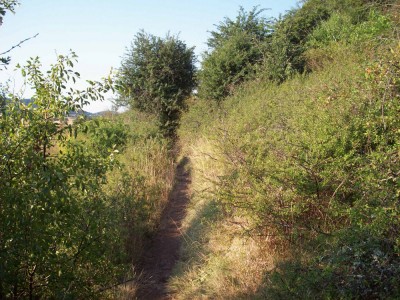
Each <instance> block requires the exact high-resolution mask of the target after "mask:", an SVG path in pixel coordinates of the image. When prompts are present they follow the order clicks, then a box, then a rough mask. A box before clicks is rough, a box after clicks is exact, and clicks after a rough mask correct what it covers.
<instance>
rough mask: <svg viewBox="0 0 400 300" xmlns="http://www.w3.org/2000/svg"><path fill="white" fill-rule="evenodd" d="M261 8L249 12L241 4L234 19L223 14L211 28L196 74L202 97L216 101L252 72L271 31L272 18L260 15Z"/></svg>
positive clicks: (226, 94) (229, 92) (261, 56)
mask: <svg viewBox="0 0 400 300" xmlns="http://www.w3.org/2000/svg"><path fill="white" fill-rule="evenodd" d="M263 12H264V9H259V8H258V7H254V8H253V9H252V10H251V11H249V12H246V11H245V10H244V9H243V8H242V7H241V8H240V10H239V13H238V16H237V17H236V19H235V20H231V19H229V18H225V20H224V21H223V22H221V23H220V24H218V25H217V26H216V27H217V29H216V30H215V31H211V37H210V38H209V39H208V42H207V45H208V46H209V51H208V52H206V53H204V55H203V63H202V70H201V72H200V74H199V81H200V85H199V93H200V95H201V96H202V97H204V98H209V99H215V100H217V101H219V100H221V99H222V98H224V97H226V96H228V95H229V94H231V93H232V92H233V90H234V88H235V86H237V85H238V84H240V83H241V82H243V81H244V80H245V79H246V78H249V77H250V76H251V74H253V73H254V71H255V68H254V67H255V65H256V64H257V63H258V62H260V61H261V60H262V58H263V48H264V46H263V44H264V42H265V41H266V40H267V39H268V38H269V37H270V35H271V32H272V31H271V30H272V20H271V19H268V18H265V17H263V16H262V15H261V14H262V13H263Z"/></svg>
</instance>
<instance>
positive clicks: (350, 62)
mask: <svg viewBox="0 0 400 300" xmlns="http://www.w3.org/2000/svg"><path fill="white" fill-rule="evenodd" d="M368 4H369V3H368ZM371 7H372V8H373V9H368V10H367V13H366V11H365V10H364V9H362V10H360V13H361V12H362V15H361V16H360V18H359V19H358V20H357V22H355V21H354V20H353V18H355V16H356V13H355V12H356V11H357V10H356V9H354V7H353V8H352V9H354V10H352V11H351V12H349V10H344V9H343V11H340V10H339V9H338V10H337V11H336V12H335V13H333V14H332V15H331V14H330V13H329V15H328V16H327V19H326V20H325V21H320V22H319V23H318V24H319V25H318V24H317V25H316V26H315V27H314V26H312V27H310V29H312V30H311V31H310V33H309V34H307V35H305V36H304V40H302V46H303V47H304V48H302V52H303V53H302V59H303V60H304V62H303V63H304V64H305V65H306V64H307V65H312V66H314V67H313V69H312V70H313V71H315V72H314V73H313V74H308V75H303V76H300V75H297V76H294V77H293V78H292V79H290V80H287V81H286V82H283V83H282V84H280V85H274V84H272V83H271V82H270V81H269V80H257V81H255V82H249V83H247V84H245V85H243V87H242V88H241V89H238V90H237V91H236V92H235V94H234V95H233V96H231V97H228V98H227V99H226V101H225V102H224V103H223V104H222V106H221V110H220V111H219V112H218V113H214V121H213V122H210V121H209V117H208V118H207V121H206V122H207V124H210V125H208V126H205V124H203V122H201V120H202V118H204V117H203V116H202V114H201V113H200V112H199V109H200V108H201V106H202V105H204V104H203V103H202V102H199V103H197V104H195V106H194V107H192V109H191V110H190V111H189V115H187V116H185V118H184V120H190V122H188V124H190V125H185V126H184V127H183V128H182V129H181V132H183V134H184V136H185V138H186V139H188V140H189V141H191V143H194V145H197V144H198V143H199V141H204V140H206V141H207V142H208V144H212V145H213V147H212V150H208V152H206V153H204V154H203V156H204V160H205V159H206V157H209V159H211V160H213V161H215V166H216V167H217V166H218V168H219V169H218V170H217V171H214V170H213V172H217V173H218V174H219V175H218V178H214V177H213V178H212V180H213V181H212V183H213V185H214V186H215V191H213V193H212V196H211V197H213V199H217V201H218V203H220V205H221V208H222V210H223V211H224V212H225V215H226V216H233V217H232V218H235V221H236V222H238V221H237V220H240V221H239V222H241V223H240V224H241V226H243V228H244V229H245V232H246V233H247V234H250V235H251V236H252V237H257V236H262V237H263V238H264V239H266V240H268V243H269V244H270V245H273V247H274V248H275V249H279V250H280V251H283V252H284V255H282V256H281V255H280V254H276V255H275V258H276V262H277V264H276V268H275V269H273V270H272V271H268V272H266V274H265V280H266V281H265V287H266V288H265V289H264V291H259V294H262V295H263V296H264V297H267V298H272V299H276V298H280V299H298V298H301V299H303V298H312V297H316V298H327V299H331V298H332V299H336V298H346V299H347V298H356V299H358V298H360V299H361V298H371V299H375V298H393V299H397V298H398V297H399V289H398V286H397V284H396V283H397V282H398V281H399V280H400V277H399V276H400V272H399V262H400V261H399V259H398V257H399V238H398V236H399V230H400V226H399V225H400V223H399V218H398V216H399V204H398V197H399V174H400V173H399V171H400V170H399V165H400V164H399V153H398V149H399V143H400V135H399V130H398V129H399V128H400V123H399V118H398V117H396V116H397V115H398V111H399V107H400V98H399V94H400V93H399V92H400V85H399V81H398V78H399V75H400V48H399V45H398V41H396V40H395V39H393V36H391V34H393V32H395V31H394V30H393V26H394V25H393V23H392V22H391V21H390V16H387V15H383V14H382V13H381V12H380V11H379V10H376V7H373V6H371ZM371 7H370V8H371ZM328 8H329V6H328ZM355 19H357V18H355ZM343 23H346V24H349V26H350V24H352V25H351V26H350V28H351V29H352V30H351V31H349V32H347V29H346V28H342V30H340V29H339V28H340V26H341V24H343ZM336 37H337V41H336V40H335V38H336ZM313 43H314V44H313ZM360 45H362V47H360ZM197 123H198V124H199V125H198V127H197V128H199V129H200V131H198V130H196V129H195V128H194V127H192V125H191V124H193V125H194V124H197ZM198 132H200V134H201V137H200V138H199V137H197V136H196V139H195V140H193V139H192V140H190V138H188V137H187V136H189V137H190V135H196V134H198ZM195 147H196V146H192V148H194V149H195ZM208 147H209V148H210V146H208ZM221 166H223V167H221ZM204 172H205V173H206V174H201V175H202V176H203V177H204V178H208V177H207V176H209V174H211V173H212V172H211V171H204ZM221 173H222V174H221ZM197 176H199V175H197ZM283 249H286V251H284V250H283ZM224 251H225V250H224ZM226 252H228V250H226ZM209 255H210V256H211V257H213V255H215V256H217V255H219V254H217V253H213V254H209ZM200 275H201V274H200ZM200 275H199V276H200ZM191 276H193V275H191Z"/></svg>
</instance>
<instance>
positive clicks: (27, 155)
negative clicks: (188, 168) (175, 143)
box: [0, 54, 173, 299]
mask: <svg viewBox="0 0 400 300" xmlns="http://www.w3.org/2000/svg"><path fill="white" fill-rule="evenodd" d="M74 60H75V55H74V54H72V55H71V56H70V57H69V56H59V58H58V62H57V63H56V64H55V65H53V66H52V67H51V70H50V71H49V72H48V73H42V71H41V70H40V69H39V66H40V62H39V61H38V60H37V59H35V60H32V61H29V62H28V64H27V66H26V67H23V68H21V71H22V74H23V75H24V76H26V78H27V81H28V83H30V84H31V86H32V87H33V89H34V92H35V95H34V96H33V97H32V101H31V102H30V103H29V104H27V105H26V104H24V102H22V101H20V99H18V98H16V97H15V96H14V95H8V97H7V100H6V102H5V106H4V107H3V108H2V111H1V119H0V122H1V123H0V129H1V132H2V134H1V143H0V152H1V153H2V156H1V160H0V178H1V180H0V182H1V183H0V199H1V203H0V220H1V221H0V222H1V226H0V228H1V231H0V262H1V263H0V296H1V297H2V298H15V299H19V298H38V297H41V298H65V297H67V298H76V297H84V298H93V297H100V296H102V297H105V295H106V294H107V293H108V290H109V289H110V288H112V287H114V285H115V284H117V283H119V282H121V281H122V278H124V277H125V278H126V280H127V279H132V278H134V277H133V276H134V274H133V273H132V272H131V274H130V275H129V273H128V271H129V269H130V268H131V266H132V263H136V262H137V260H138V258H139V257H140V255H141V252H142V251H143V247H144V242H145V239H146V236H148V235H149V234H151V233H152V232H153V231H154V228H155V227H156V225H157V221H158V219H157V216H158V215H159V214H160V212H161V210H162V208H163V203H164V202H165V200H166V197H167V194H168V191H169V189H170V187H171V185H172V173H173V171H172V170H173V160H172V157H171V155H170V154H169V152H170V151H169V148H168V146H167V142H166V141H164V139H163V138H162V137H161V136H160V134H157V132H158V130H157V127H156V125H155V123H156V122H155V121H154V120H153V119H147V121H146V117H145V116H143V117H140V115H137V116H134V115H133V114H132V113H126V115H124V116H115V117H114V119H113V120H112V121H111V120H109V119H98V118H97V119H93V120H90V121H85V120H84V119H82V120H78V121H76V122H75V124H74V125H67V124H66V122H65V121H64V119H65V116H66V115H68V114H69V113H70V112H79V111H80V110H81V109H82V107H83V106H84V105H85V104H86V103H87V101H88V100H89V99H90V100H98V99H101V98H102V97H103V96H102V94H103V93H104V91H106V90H108V89H110V88H111V87H112V86H111V85H110V84H111V82H108V81H107V82H105V83H104V84H101V83H96V82H90V86H89V87H88V88H87V89H86V90H85V91H77V90H73V89H72V90H69V89H68V90H66V86H67V85H68V84H69V83H70V82H75V81H76V79H77V78H78V77H79V74H78V73H76V72H74V71H73V70H72V67H73V63H74ZM45 74H46V75H45ZM81 118H82V116H81ZM130 118H141V120H140V121H141V122H140V124H141V125H140V127H139V126H138V124H139V123H138V121H135V122H136V123H133V121H132V120H131V119H130ZM57 120H58V121H57ZM146 124H148V125H146ZM152 124H154V125H152ZM145 126H147V128H151V127H153V128H154V129H152V131H150V130H149V131H148V132H145V133H141V132H140V131H139V130H138V127H139V128H143V130H146V131H147V128H146V127H145ZM155 168H161V169H162V170H163V172H159V171H158V170H157V171H156V170H155Z"/></svg>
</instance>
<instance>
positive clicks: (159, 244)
mask: <svg viewBox="0 0 400 300" xmlns="http://www.w3.org/2000/svg"><path fill="white" fill-rule="evenodd" d="M189 163H190V160H189V158H188V157H184V158H182V160H181V161H180V162H179V164H178V166H177V167H176V172H175V184H174V186H173V188H172V191H171V193H170V195H169V199H168V204H167V206H166V207H165V209H164V211H163V213H162V215H161V221H160V226H159V230H158V232H157V234H156V236H155V237H154V239H153V240H152V243H151V246H150V248H149V249H148V250H147V251H146V253H145V254H144V257H143V259H142V262H141V264H140V268H139V269H140V270H141V272H142V276H141V280H140V285H139V289H138V292H137V299H151V300H158V299H171V296H170V295H169V294H168V291H167V288H166V287H167V282H168V279H169V278H170V276H171V273H172V269H173V268H174V266H175V264H176V261H177V260H178V258H179V249H180V245H181V241H182V232H181V226H182V221H183V219H184V218H185V216H186V206H187V204H188V202H189V186H190V183H191V177H190V171H189V168H188V164H189Z"/></svg>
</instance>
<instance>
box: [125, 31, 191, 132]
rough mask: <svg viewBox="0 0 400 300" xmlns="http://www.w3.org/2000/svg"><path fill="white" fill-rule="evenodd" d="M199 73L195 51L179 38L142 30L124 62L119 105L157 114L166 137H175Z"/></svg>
mask: <svg viewBox="0 0 400 300" xmlns="http://www.w3.org/2000/svg"><path fill="white" fill-rule="evenodd" d="M195 70H196V68H195V55H194V48H188V47H187V46H186V44H185V43H183V42H182V41H180V40H179V39H178V38H177V37H176V36H171V35H167V36H166V37H165V38H164V39H162V38H159V37H156V36H154V35H151V34H147V33H145V32H144V31H140V32H139V33H138V34H136V36H135V39H134V41H133V42H132V45H131V47H130V49H128V51H127V53H126V54H125V57H124V58H123V60H122V64H121V69H120V76H119V84H120V97H119V99H118V102H119V104H122V105H129V106H130V107H133V108H137V109H139V110H141V111H145V112H149V113H153V114H156V115H157V116H158V119H159V126H160V129H161V130H162V132H163V134H164V135H166V136H173V135H174V134H175V129H176V127H177V125H178V122H179V116H180V111H181V109H182V108H183V106H184V100H185V98H187V97H188V96H189V95H190V94H191V92H192V90H193V88H194V87H195Z"/></svg>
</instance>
